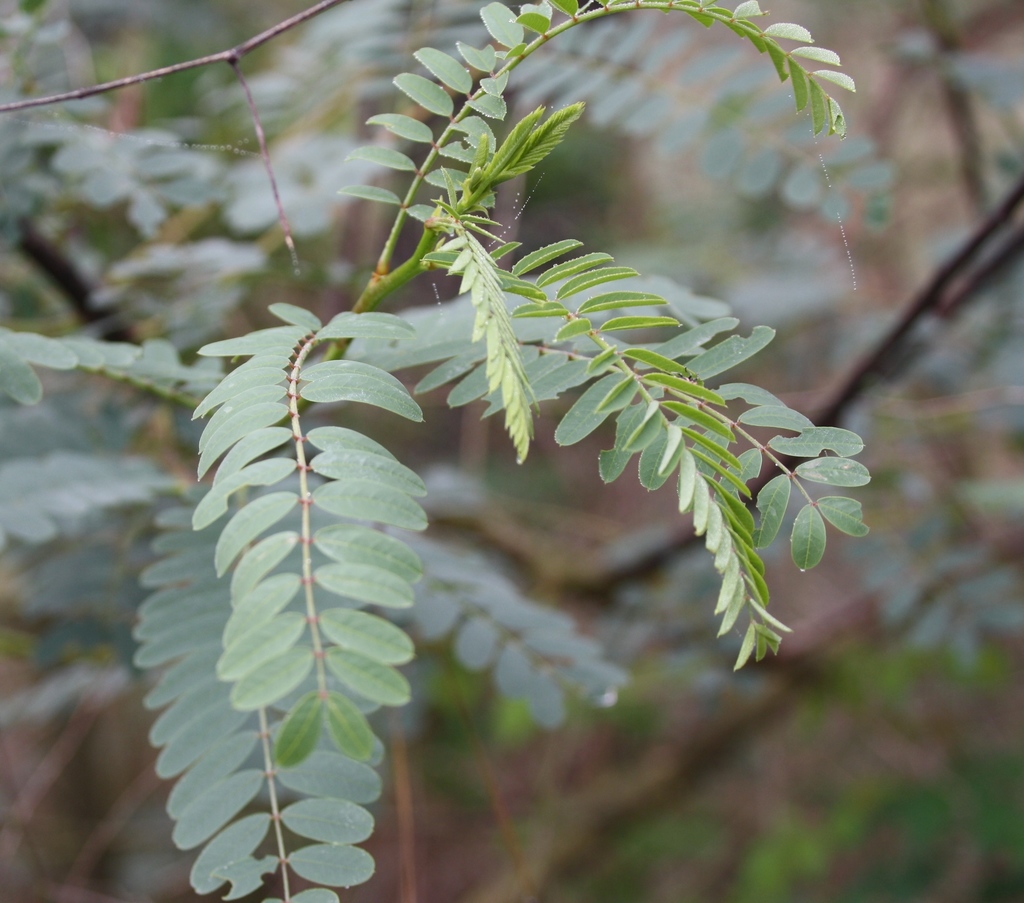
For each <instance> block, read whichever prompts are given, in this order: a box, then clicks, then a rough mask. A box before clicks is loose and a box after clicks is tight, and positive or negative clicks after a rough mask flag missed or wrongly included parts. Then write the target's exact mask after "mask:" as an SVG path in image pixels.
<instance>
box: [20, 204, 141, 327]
mask: <svg viewBox="0 0 1024 903" xmlns="http://www.w3.org/2000/svg"><path fill="white" fill-rule="evenodd" d="M18 225H19V228H20V231H21V235H20V236H19V238H18V244H17V246H16V247H17V249H18V250H19V251H21V253H22V254H24V255H25V256H26V257H27V258H28V259H29V260H31V261H32V262H33V263H34V264H35V265H36V266H37V267H38V268H39V269H40V270H41V271H42V272H43V273H45V274H46V276H48V277H49V279H50V281H51V282H53V284H54V285H56V286H57V288H59V289H60V290H61V292H62V293H63V295H64V297H65V298H66V299H67V300H68V302H69V303H70V304H71V307H72V308H73V309H74V311H75V313H76V314H78V317H79V319H80V320H81V321H82V322H84V323H94V324H98V325H99V326H100V337H101V338H103V339H107V340H108V341H112V342H131V341H133V338H132V335H131V330H130V329H128V328H127V327H125V326H121V325H117V324H116V323H115V322H114V318H112V317H110V316H109V315H107V314H105V313H103V312H101V311H98V310H96V308H95V307H93V306H92V304H91V303H90V301H91V299H92V296H93V292H94V291H95V287H94V286H93V285H92V283H91V282H90V281H89V279H88V278H86V276H85V275H84V274H83V273H82V272H81V271H80V270H79V269H78V267H76V266H75V264H74V263H72V261H70V260H69V259H68V258H67V257H66V256H65V255H64V254H63V253H62V252H61V251H60V249H59V248H57V247H56V246H55V245H54V244H53V243H52V242H51V241H50V240H49V239H48V238H47V237H46V236H45V235H43V234H42V233H41V232H40V231H39V230H38V229H37V228H36V227H35V225H33V223H32V222H31V221H30V220H28V219H23V220H21V221H20V222H19V224H18Z"/></svg>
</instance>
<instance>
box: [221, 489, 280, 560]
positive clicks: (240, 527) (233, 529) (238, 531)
mask: <svg viewBox="0 0 1024 903" xmlns="http://www.w3.org/2000/svg"><path fill="white" fill-rule="evenodd" d="M298 501H299V497H298V495H296V494H295V493H294V492H274V493H271V494H270V495H265V496H261V497H260V498H258V499H256V500H255V501H253V502H250V503H249V504H248V505H246V506H245V507H244V508H243V509H242V510H241V511H239V512H238V513H237V514H236V515H235V516H234V517H232V518H231V520H229V521H228V523H227V526H226V527H225V528H224V529H223V530H222V531H221V534H220V538H219V539H218V540H217V547H216V550H215V553H214V566H215V567H216V568H217V576H218V577H221V576H223V575H224V572H225V571H227V569H228V568H229V567H231V565H232V563H233V562H234V560H235V559H236V558H237V557H238V555H239V554H241V552H242V550H243V549H244V548H245V547H246V546H247V545H248V544H249V543H250V542H252V541H253V540H254V539H256V537H257V536H259V535H260V534H261V533H262V532H263V531H264V530H268V529H269V528H270V527H272V526H273V525H274V524H276V523H277V522H278V521H279V520H281V518H282V517H284V516H285V515H286V514H287V513H288V512H289V511H292V510H293V509H294V508H295V506H296V505H297V504H298Z"/></svg>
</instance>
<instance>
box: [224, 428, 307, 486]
mask: <svg viewBox="0 0 1024 903" xmlns="http://www.w3.org/2000/svg"><path fill="white" fill-rule="evenodd" d="M291 438H292V431H291V430H290V429H288V428H287V427H285V426H269V427H263V428H262V429H258V430H255V431H254V432H252V433H249V435H248V436H246V437H245V438H244V439H241V440H240V441H238V442H236V443H235V445H234V446H233V447H232V449H231V451H229V452H228V453H227V454H226V455H225V456H224V459H223V460H222V461H221V462H220V466H219V467H218V468H217V473H216V475H215V476H214V478H213V485H214V486H216V485H217V484H218V483H220V482H221V481H222V480H225V479H227V478H228V477H229V476H231V475H232V474H235V473H237V472H238V471H239V470H241V469H242V468H243V467H245V465H246V464H249V463H250V462H251V461H252V460H253V459H254V458H258V457H259V456H260V455H263V454H266V453H267V452H268V451H273V449H275V448H279V447H280V446H282V445H284V443H285V442H287V441H288V440H289V439H291Z"/></svg>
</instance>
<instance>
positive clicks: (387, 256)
mask: <svg viewBox="0 0 1024 903" xmlns="http://www.w3.org/2000/svg"><path fill="white" fill-rule="evenodd" d="M627 3H628V5H626V4H627ZM636 9H649V10H660V11H662V12H668V11H669V10H678V11H679V12H684V13H687V14H688V15H691V16H694V15H696V16H698V17H700V16H704V17H710V18H713V19H717V20H718V21H721V22H734V21H737V20H736V19H735V17H734V16H731V15H726V12H727V11H725V10H714V11H707V10H705V9H703V4H702V3H698V2H695V0H610V2H606V3H604V4H603V5H601V6H599V7H597V8H595V9H592V10H588V11H587V12H580V13H577V14H576V15H575V16H572V17H571V18H569V19H566V21H564V22H562V23H560V24H559V25H556V26H555V27H554V28H551V29H549V30H548V31H546V32H544V34H542V35H538V36H537V37H536V38H534V39H533V40H532V41H530V43H529V44H527V45H526V47H525V48H524V49H523V52H522V53H520V54H519V55H518V56H515V57H513V58H512V59H510V60H508V61H507V62H506V63H505V65H504V66H502V67H501V68H500V69H499V70H498V71H497V72H495V73H493V74H492V77H494V78H499V77H500V76H502V75H503V74H505V73H508V72H511V71H512V70H513V69H515V68H516V67H517V66H519V64H520V63H522V62H523V60H525V59H527V58H528V57H530V56H532V55H533V54H534V53H535V52H536V51H537V50H539V49H540V48H541V47H543V46H544V45H545V44H546V43H547V42H548V41H550V40H551V39H552V38H554V37H557V36H558V35H560V34H562V33H563V32H566V31H568V30H569V29H570V28H575V27H576V26H577V25H582V24H583V23H584V22H591V21H593V20H595V19H601V18H604V17H605V16H611V15H614V14H615V13H621V12H627V11H629V10H636ZM740 21H744V22H745V21H747V20H746V19H743V20H740ZM769 40H770V39H769ZM485 93H486V92H485V91H484V89H483V88H477V90H476V91H474V92H473V93H472V94H471V95H469V97H468V98H467V102H466V103H464V104H463V105H462V108H461V109H460V110H459V112H458V113H456V114H455V115H454V116H453V117H452V120H451V122H450V123H449V125H447V126H446V127H445V129H444V131H443V132H442V133H441V137H440V138H438V139H437V141H436V142H435V143H434V146H433V147H432V148H431V149H430V152H429V153H428V154H427V156H426V158H425V159H424V161H423V163H422V164H421V166H420V168H419V170H418V171H417V173H416V176H415V178H414V179H413V180H412V184H411V185H410V186H409V190H408V191H406V193H405V197H404V198H403V199H402V205H401V209H400V210H399V212H398V215H397V216H396V217H395V222H394V224H393V225H392V227H391V232H390V234H389V235H388V238H387V241H386V242H385V244H384V249H383V250H382V251H381V255H380V258H379V260H378V262H377V272H378V273H386V272H387V271H388V268H389V265H390V263H391V258H392V257H393V256H394V253H395V247H396V246H397V244H398V237H399V235H400V234H401V231H402V227H403V226H404V225H405V221H406V218H407V217H408V216H409V212H408V208H409V207H410V206H411V205H412V203H413V200H414V199H415V197H416V193H417V192H418V191H419V189H420V187H421V186H422V185H423V182H424V180H425V178H426V174H427V173H428V172H430V171H431V169H432V168H433V166H434V163H435V162H436V161H437V158H438V156H439V155H440V149H441V148H442V147H444V146H445V145H446V144H447V143H448V140H449V139H450V138H451V137H452V134H453V133H454V132H455V131H457V128H456V127H457V126H458V124H459V123H460V122H462V120H463V119H465V118H466V117H467V116H470V115H473V114H474V113H475V111H474V110H473V108H472V107H471V106H469V103H468V101H470V100H477V99H479V98H480V97H481V96H482V95H483V94H485Z"/></svg>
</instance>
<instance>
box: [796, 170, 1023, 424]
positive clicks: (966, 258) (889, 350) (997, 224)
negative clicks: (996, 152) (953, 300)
mask: <svg viewBox="0 0 1024 903" xmlns="http://www.w3.org/2000/svg"><path fill="white" fill-rule="evenodd" d="M1022 203H1024V176H1021V178H1020V179H1019V180H1018V181H1017V183H1016V185H1014V186H1013V188H1012V189H1011V190H1010V191H1009V193H1008V194H1007V195H1006V197H1005V198H1004V199H1003V201H1002V203H1000V204H999V206H998V207H997V208H996V209H995V210H993V211H992V213H990V214H989V215H988V216H987V217H986V218H985V219H983V220H982V221H981V222H980V223H979V224H978V226H977V227H976V228H975V230H974V232H973V233H972V234H971V235H970V236H969V237H968V238H967V240H966V241H965V242H964V243H963V244H962V245H961V247H960V249H959V250H958V251H957V252H956V253H955V254H954V255H953V256H952V257H951V258H950V259H949V260H948V261H947V262H946V263H945V264H943V265H942V266H940V267H939V268H938V269H937V270H936V271H935V273H934V275H933V276H932V277H931V279H929V280H928V282H926V283H925V285H924V286H923V287H922V288H921V290H920V291H919V292H918V293H917V295H916V296H915V297H914V298H913V299H911V301H910V303H909V304H908V305H907V306H906V307H905V308H904V311H903V314H902V315H901V316H900V317H899V319H898V320H897V321H896V322H895V323H894V324H893V326H892V327H891V328H890V330H889V332H888V333H887V334H886V335H885V336H884V337H883V338H882V340H881V341H880V342H878V344H877V345H876V346H875V347H874V348H873V349H871V350H870V351H869V352H868V353H867V354H865V355H864V357H863V358H861V360H860V362H859V363H858V364H856V365H855V366H854V367H853V369H852V370H850V372H849V373H848V374H847V376H846V377H845V378H844V379H843V380H842V381H841V382H840V384H839V386H838V387H837V388H836V389H835V390H834V391H833V392H832V395H831V398H830V399H829V400H828V401H827V402H826V403H825V404H824V405H823V406H822V409H821V412H820V413H819V414H818V415H817V417H813V418H812V419H813V420H814V422H815V423H816V424H817V425H818V426H833V425H835V424H836V423H838V421H839V420H840V418H841V417H842V415H843V414H844V413H845V412H846V409H847V408H848V407H849V406H850V405H851V404H852V403H853V402H854V401H855V400H856V399H857V398H859V397H860V395H861V394H862V393H863V392H864V390H865V389H866V388H867V386H868V384H869V382H870V381H871V379H872V377H877V376H879V375H880V374H881V373H882V372H884V370H885V369H886V365H887V364H888V362H889V361H890V360H891V359H892V358H893V356H894V355H895V353H896V352H897V351H898V350H899V349H900V348H901V347H902V345H903V343H904V341H905V340H906V338H907V336H908V335H909V334H910V332H911V330H912V329H913V328H914V327H915V326H916V325H917V323H918V321H919V320H921V319H922V318H923V317H924V316H925V315H927V314H929V313H932V312H934V311H936V310H939V309H942V308H943V307H945V306H946V302H945V300H944V299H945V297H946V291H947V289H948V288H949V287H950V285H951V284H952V283H953V282H954V281H955V280H956V279H957V278H959V277H960V276H961V274H962V273H963V272H964V271H965V270H967V269H968V268H969V267H971V266H972V265H974V263H975V261H976V260H977V259H978V257H979V256H980V255H981V253H982V252H983V251H984V250H985V249H986V248H987V246H988V245H989V243H990V242H991V240H992V239H993V237H994V236H995V235H996V234H997V233H999V232H1000V230H1001V229H1002V228H1003V227H1004V226H1006V224H1007V223H1009V222H1010V221H1011V219H1012V217H1013V215H1014V213H1016V211H1017V209H1018V208H1019V207H1020V206H1021V204H1022ZM1010 244H1011V247H1012V244H1013V243H1012V242H1011V243H1010ZM1005 250H1007V249H1004V251H1005ZM1005 256H1006V255H1005V253H1004V254H997V257H999V258H1000V260H1001V261H1002V264H1001V265H1005V263H1006V262H1008V261H1007V260H1005V259H1003V258H1004V257H1005ZM990 270H991V262H990V263H989V264H983V265H982V267H981V268H979V270H977V271H976V274H975V278H970V279H969V280H968V282H967V283H965V286H966V287H969V288H970V293H973V292H975V291H977V288H978V286H979V285H980V284H981V282H980V281H979V280H978V279H977V277H978V276H986V274H988V275H991V273H990ZM986 278H987V276H986ZM981 281H984V280H981ZM959 294H960V295H962V298H961V300H959V301H958V302H957V305H956V306H959V305H960V304H962V303H963V300H965V299H966V297H967V294H964V289H963V288H962V289H961V290H960V292H959Z"/></svg>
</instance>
